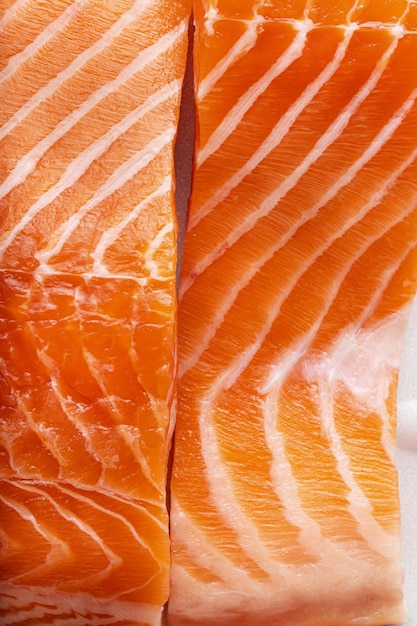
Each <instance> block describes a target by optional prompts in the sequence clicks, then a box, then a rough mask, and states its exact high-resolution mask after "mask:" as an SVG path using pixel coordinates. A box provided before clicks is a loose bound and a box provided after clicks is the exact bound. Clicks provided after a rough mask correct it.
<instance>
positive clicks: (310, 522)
mask: <svg viewBox="0 0 417 626" xmlns="http://www.w3.org/2000/svg"><path fill="white" fill-rule="evenodd" d="M279 394H280V388H279V387H278V386H275V387H274V388H273V389H272V390H271V391H269V393H268V394H267V395H266V397H265V398H264V400H263V415H264V430H265V439H266V442H267V445H268V448H269V450H270V452H271V455H272V464H271V470H270V473H271V482H272V485H273V488H274V491H275V493H276V494H277V496H278V498H279V500H280V502H281V503H282V506H283V508H284V515H285V517H286V518H287V520H288V521H289V522H291V523H292V524H294V525H295V526H298V527H299V528H300V530H301V532H300V536H299V542H300V545H301V546H302V547H303V549H304V550H305V551H306V552H308V553H310V554H314V555H316V556H317V557H320V558H323V557H324V555H325V554H331V553H333V557H334V558H337V557H336V553H337V552H338V550H339V549H338V547H337V546H336V544H332V542H331V541H330V540H329V539H326V538H324V537H323V536H322V533H321V528H320V524H318V522H316V521H315V520H314V519H313V518H311V517H310V516H309V515H308V514H307V513H306V512H305V510H304V508H303V504H302V502H301V499H300V496H299V494H298V488H297V482H296V480H295V478H294V475H293V473H292V469H291V464H290V462H289V461H288V459H287V456H286V453H285V447H284V442H283V440H282V436H281V434H280V432H279V430H278V429H277V419H278V413H277V411H278V405H279Z"/></svg>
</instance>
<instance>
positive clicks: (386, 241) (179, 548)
mask: <svg viewBox="0 0 417 626" xmlns="http://www.w3.org/2000/svg"><path fill="white" fill-rule="evenodd" d="M194 7H195V8H194V10H195V21H196V35H195V48H194V63H195V83H196V115H197V148H196V156H195V165H196V169H195V173H194V181H193V189H192V196H191V202H190V213H189V219H188V226H187V232H186V235H185V251H184V258H183V273H182V278H181V285H180V313H179V329H178V342H179V345H178V416H177V426H176V434H175V454H174V464H173V475H172V483H171V487H172V510H171V529H172V558H173V564H172V592H171V599H170V603H169V624H170V626H179V625H184V626H185V625H191V624H204V625H205V626H210V625H213V626H214V625H220V624H223V625H225V626H226V625H227V626H233V625H236V626H237V625H239V626H242V625H253V626H262V625H265V626H266V625H268V626H274V625H275V626H278V625H279V626H307V625H308V626H312V625H314V626H347V625H348V624H352V625H353V624H355V625H358V624H361V625H375V626H382V625H383V624H388V623H389V624H393V623H399V622H401V621H403V620H405V619H406V613H405V609H404V605H403V599H402V589H401V588H402V570H401V565H400V542H399V528H400V520H399V507H398V490H397V473H396V467H395V456H394V455H395V422H396V416H395V404H396V389H397V376H398V366H399V358H400V352H401V345H402V338H403V332H404V328H405V324H406V320H407V316H408V312H409V309H410V303H411V300H412V298H413V295H414V294H415V291H416V281H417V253H416V243H417V237H416V234H417V211H416V202H417V188H416V180H417V162H416V156H417V142H416V128H417V105H416V97H417V66H416V58H417V5H416V3H415V2H411V1H409V2H408V1H406V0H389V1H387V2H379V1H377V0H363V1H362V0H361V1H357V2H355V1H354V0H349V1H347V0H346V1H342V0H340V1H336V2H328V1H326V0H311V1H308V2H307V1H303V2H298V1H295V0H294V1H290V2H280V1H279V0H270V1H267V0H258V1H256V0H240V1H239V2H238V1H234V0H218V1H215V0H196V1H195V3H194Z"/></svg>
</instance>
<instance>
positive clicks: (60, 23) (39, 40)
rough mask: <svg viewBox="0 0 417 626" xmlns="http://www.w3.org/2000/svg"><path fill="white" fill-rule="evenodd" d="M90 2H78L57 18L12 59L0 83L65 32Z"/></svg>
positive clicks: (80, 0) (79, 0)
mask: <svg viewBox="0 0 417 626" xmlns="http://www.w3.org/2000/svg"><path fill="white" fill-rule="evenodd" d="M88 1H89V0H76V1H75V2H73V3H71V4H70V5H69V6H68V7H67V8H66V9H65V11H64V12H63V13H61V15H59V16H58V17H57V18H55V19H54V20H53V21H52V22H50V23H49V24H48V26H46V27H45V28H44V29H43V30H42V32H40V33H39V35H38V36H37V37H36V38H35V39H34V40H33V41H32V42H31V43H30V44H29V45H28V46H26V48H24V49H23V50H22V51H21V52H18V53H17V54H15V55H14V56H12V57H10V59H9V61H8V63H7V65H6V67H5V68H4V69H3V70H2V71H1V72H0V83H2V82H4V81H6V80H7V79H8V78H10V77H11V76H12V75H13V74H14V73H15V72H16V70H17V69H18V68H19V67H20V65H21V64H22V63H24V62H25V61H27V60H28V59H30V58H31V57H32V56H33V55H35V54H36V53H37V52H38V51H39V50H40V49H41V48H42V47H43V46H45V45H46V44H47V43H48V41H50V40H51V39H52V38H53V37H54V36H55V35H56V34H57V33H58V32H60V31H62V30H64V28H65V27H66V26H67V25H68V23H69V22H70V21H71V18H73V17H74V16H75V15H77V13H78V11H79V10H80V9H81V8H82V7H83V6H84V5H85V4H87V2H88Z"/></svg>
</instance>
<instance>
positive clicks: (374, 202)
mask: <svg viewBox="0 0 417 626" xmlns="http://www.w3.org/2000/svg"><path fill="white" fill-rule="evenodd" d="M416 158H417V148H415V149H414V150H413V151H412V152H411V154H410V155H409V156H408V157H407V159H405V161H403V163H401V165H400V167H399V168H398V169H396V170H395V171H394V172H392V174H391V175H390V176H389V177H388V178H387V180H386V181H385V182H384V184H383V185H382V186H381V188H380V189H379V190H378V192H377V193H376V194H375V195H374V196H373V197H372V199H371V200H370V201H369V202H367V203H366V204H365V205H364V206H363V207H362V209H361V211H360V212H359V213H358V214H357V215H356V216H355V217H354V218H351V219H350V221H349V222H346V225H345V226H346V227H347V229H348V228H350V227H351V226H354V225H355V223H356V222H357V221H359V220H360V219H362V218H363V217H365V215H366V214H367V213H369V211H371V210H372V209H374V208H375V207H376V206H378V204H380V203H381V202H382V201H383V200H384V198H385V196H386V195H387V194H389V192H390V190H391V188H392V187H393V185H395V184H396V183H397V181H398V179H399V178H400V177H401V176H402V174H403V173H404V172H405V171H406V170H407V168H408V167H410V166H411V165H412V164H413V162H414V161H415V160H416ZM413 199H414V196H413ZM407 206H411V203H408V205H407ZM315 215H316V211H315V209H314V208H313V213H311V211H306V213H305V214H304V215H303V216H302V218H301V221H298V222H297V223H296V224H295V225H294V226H293V227H292V228H291V229H290V230H289V231H288V232H287V233H286V234H285V235H284V236H283V237H282V238H281V239H280V240H279V241H278V242H277V244H276V245H274V246H272V247H271V248H270V249H269V250H268V251H267V252H266V254H265V255H263V256H261V257H260V258H259V259H258V261H257V262H255V263H253V264H252V265H251V267H250V269H249V270H246V273H245V275H244V276H242V278H241V280H239V281H235V283H234V285H233V286H232V287H231V289H230V291H229V294H228V298H227V300H225V301H224V302H223V303H222V305H221V306H219V307H218V309H217V312H216V316H215V318H214V320H213V322H212V324H211V325H210V327H209V328H208V330H207V331H206V333H205V334H204V336H203V337H202V338H200V340H199V342H198V346H197V348H196V350H195V351H194V352H193V353H192V354H191V355H190V356H189V357H188V358H187V359H184V361H183V362H181V363H180V364H179V366H178V377H179V379H181V378H182V377H183V376H184V374H185V373H186V372H187V371H188V370H189V369H190V368H192V367H194V366H195V365H196V364H197V362H198V360H199V359H200V357H201V355H202V354H203V352H204V351H205V350H206V349H207V347H208V345H209V343H210V341H211V340H212V339H213V338H214V336H215V334H216V332H217V330H218V328H219V327H220V325H221V324H222V322H223V320H224V319H225V317H226V315H227V313H228V311H229V310H230V309H231V307H232V306H233V304H234V302H235V301H236V298H237V297H238V295H239V293H240V291H241V290H242V289H243V288H244V287H246V286H247V285H248V284H249V283H250V281H251V280H252V279H253V277H254V276H255V274H256V273H257V272H258V271H259V270H260V269H261V267H262V266H263V265H264V264H265V263H266V262H267V261H269V260H270V259H271V258H272V257H273V256H274V254H275V253H276V252H278V251H279V250H280V249H281V248H283V247H284V246H285V245H286V244H287V243H288V242H289V241H290V240H291V239H292V237H293V235H294V234H295V232H296V230H298V228H299V227H300V226H302V225H303V224H304V223H306V222H307V221H308V220H309V219H311V218H313V217H315ZM343 232H345V231H343ZM342 234H343V233H342ZM332 241H333V240H332ZM292 354H293V355H294V353H292ZM297 359H298V357H297ZM266 385H267V387H268V385H269V383H266ZM265 393H266V391H265Z"/></svg>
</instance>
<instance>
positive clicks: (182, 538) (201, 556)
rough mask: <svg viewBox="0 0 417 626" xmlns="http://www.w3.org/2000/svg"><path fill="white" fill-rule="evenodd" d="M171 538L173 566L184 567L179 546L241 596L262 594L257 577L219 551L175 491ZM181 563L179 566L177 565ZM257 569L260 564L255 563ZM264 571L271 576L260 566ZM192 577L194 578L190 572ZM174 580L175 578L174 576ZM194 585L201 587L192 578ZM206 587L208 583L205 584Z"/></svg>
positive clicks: (262, 585)
mask: <svg viewBox="0 0 417 626" xmlns="http://www.w3.org/2000/svg"><path fill="white" fill-rule="evenodd" d="M170 517H171V538H172V546H173V551H172V567H173V568H175V567H179V568H181V567H182V568H183V567H184V566H181V565H180V564H181V557H180V558H178V559H176V554H175V548H176V546H177V545H179V546H180V548H179V549H180V550H184V551H185V552H186V553H187V555H188V557H189V558H190V560H191V561H194V563H195V564H196V565H198V566H200V567H203V568H206V569H208V570H209V571H210V572H213V573H214V574H215V576H217V577H218V578H220V580H222V581H224V583H225V584H227V585H229V587H230V588H232V589H233V588H234V589H239V590H240V591H242V593H246V594H251V592H252V594H253V592H254V591H255V590H258V591H261V589H262V588H263V587H264V584H263V583H262V582H259V581H257V580H256V577H255V576H251V575H250V573H249V572H248V571H247V570H246V569H244V568H243V567H237V566H236V563H235V562H234V561H233V559H232V558H230V557H227V556H226V554H225V552H224V551H222V550H221V549H220V548H217V547H216V546H215V545H214V544H213V542H212V541H210V539H208V538H207V537H206V535H205V533H204V530H203V529H202V528H200V527H199V526H197V525H196V524H195V522H194V521H193V520H192V519H191V516H190V515H189V514H188V513H187V512H186V511H184V509H183V508H182V507H181V506H180V504H179V502H178V500H177V498H176V496H175V492H173V494H172V500H171V516H170ZM177 538H178V539H177ZM177 560H178V563H177ZM256 565H257V566H258V567H259V565H258V564H256ZM260 569H261V571H263V572H265V573H268V572H267V570H265V569H264V567H263V566H261V568H260ZM188 573H189V575H190V576H191V577H192V576H193V575H192V574H191V573H190V572H188ZM172 579H173V580H175V577H172ZM193 582H194V583H195V584H198V582H197V580H195V578H193ZM204 585H206V583H204Z"/></svg>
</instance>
